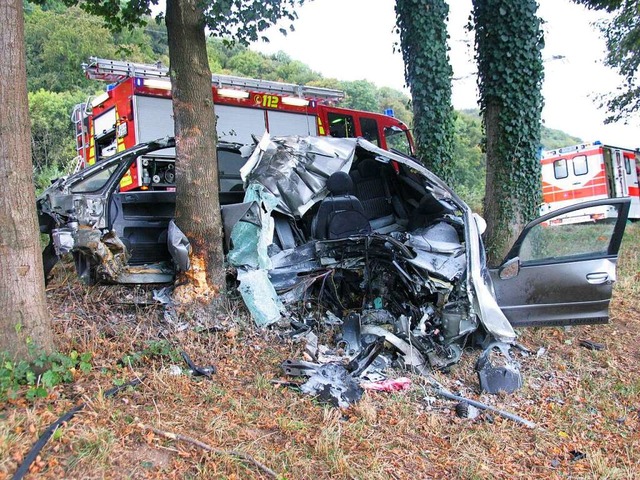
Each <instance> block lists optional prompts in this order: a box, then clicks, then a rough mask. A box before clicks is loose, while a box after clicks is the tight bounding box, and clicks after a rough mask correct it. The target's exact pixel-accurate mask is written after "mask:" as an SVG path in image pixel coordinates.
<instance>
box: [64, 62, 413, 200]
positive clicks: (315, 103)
mask: <svg viewBox="0 0 640 480" xmlns="http://www.w3.org/2000/svg"><path fill="white" fill-rule="evenodd" d="M83 68H84V71H85V74H86V75H87V77H88V78H92V79H98V80H103V81H107V82H112V83H111V84H110V85H109V86H108V89H107V91H106V92H104V93H103V94H101V95H99V96H96V97H95V98H93V99H92V100H91V101H90V102H87V103H86V104H80V105H78V106H76V108H75V109H74V112H73V115H72V118H73V121H74V123H75V125H76V139H77V150H78V155H79V158H80V164H81V165H80V166H81V167H82V166H88V165H92V164H94V163H95V162H96V161H98V160H100V159H103V158H106V157H109V156H111V155H113V154H114V153H116V152H121V151H123V150H126V149H128V148H131V147H133V146H134V145H137V144H140V143H143V142H148V141H152V140H155V139H157V138H162V137H165V136H173V135H174V125H173V107H172V102H171V82H170V79H169V74H168V69H167V68H166V67H163V66H161V65H146V64H138V63H131V62H124V61H115V60H105V59H100V58H91V59H90V62H89V63H88V64H85V65H83ZM212 95H213V102H214V105H215V113H216V116H217V133H218V139H219V141H221V142H226V143H237V144H251V143H253V139H254V138H260V137H261V136H262V134H263V133H264V132H265V131H268V132H269V133H270V134H271V135H272V136H277V135H301V136H307V135H312V136H316V135H318V136H324V135H327V136H329V135H330V136H333V137H364V138H365V139H367V140H369V141H370V142H372V143H374V144H376V145H378V146H380V147H382V148H385V149H390V148H394V149H396V150H399V151H401V152H402V153H406V154H412V153H413V140H412V138H411V134H410V133H409V129H408V128H407V126H406V125H405V124H404V123H402V122H401V121H400V120H398V119H396V118H394V117H392V116H387V115H382V114H378V113H371V112H363V111H358V110H351V109H346V108H340V107H336V106H335V104H336V102H338V101H340V100H342V99H343V98H344V93H343V92H341V91H339V90H334V89H328V88H321V87H315V86H303V85H294V84H288V83H282V82H272V81H265V80H256V79H250V78H242V77H234V76H228V75H213V76H212ZM173 156H174V151H173V149H169V150H167V151H165V152H162V154H161V155H159V156H158V155H156V158H155V160H154V161H153V162H146V164H143V162H145V160H144V159H142V160H141V161H140V162H138V163H140V164H135V165H132V167H131V169H130V171H129V174H128V175H127V176H125V177H124V178H123V179H122V182H121V184H120V189H121V191H128V190H134V189H142V190H146V189H152V190H153V189H166V188H171V187H170V184H171V183H173V166H172V165H173ZM163 157H164V159H163ZM233 159H234V161H230V162H227V161H226V160H225V159H219V169H220V178H221V187H222V183H223V182H226V183H227V184H233V185H231V187H230V188H233V187H234V186H235V187H236V188H237V187H238V184H240V187H241V183H240V175H239V170H240V167H241V166H242V164H238V160H237V159H238V157H237V156H235V157H233Z"/></svg>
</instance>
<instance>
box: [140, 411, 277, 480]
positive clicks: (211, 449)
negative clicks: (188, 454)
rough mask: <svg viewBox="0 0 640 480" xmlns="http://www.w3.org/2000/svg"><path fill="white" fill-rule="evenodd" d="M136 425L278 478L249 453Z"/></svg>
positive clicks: (143, 425)
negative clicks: (232, 459) (236, 459)
mask: <svg viewBox="0 0 640 480" xmlns="http://www.w3.org/2000/svg"><path fill="white" fill-rule="evenodd" d="M138 427H139V428H140V429H142V430H150V431H152V432H153V433H155V434H157V435H160V436H162V437H165V438H168V439H170V440H179V441H181V442H186V443H190V444H192V445H195V446H197V447H200V448H202V449H203V450H206V451H207V452H212V453H215V454H217V455H228V456H231V457H237V458H239V459H240V460H243V461H245V462H246V463H249V464H252V465H254V466H255V467H257V468H258V469H259V470H260V471H262V472H263V473H265V474H266V475H267V476H269V477H270V478H278V475H277V474H276V472H274V471H273V470H271V469H270V468H269V467H267V466H266V465H265V464H263V463H261V462H259V461H258V460H256V459H255V458H253V457H252V456H251V455H248V454H246V453H243V452H239V451H237V450H222V449H219V448H215V447H212V446H211V445H207V444H206V443H203V442H201V441H200V440H197V439H195V438H192V437H188V436H186V435H181V434H179V433H173V432H166V431H164V430H159V429H157V428H154V427H151V426H148V425H145V424H143V423H138Z"/></svg>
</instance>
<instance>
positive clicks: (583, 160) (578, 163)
mask: <svg viewBox="0 0 640 480" xmlns="http://www.w3.org/2000/svg"><path fill="white" fill-rule="evenodd" d="M572 163H573V174H574V175H575V176H576V177H578V176H580V175H586V174H587V173H589V164H588V163H587V156H586V155H578V156H577V157H573V162H572Z"/></svg>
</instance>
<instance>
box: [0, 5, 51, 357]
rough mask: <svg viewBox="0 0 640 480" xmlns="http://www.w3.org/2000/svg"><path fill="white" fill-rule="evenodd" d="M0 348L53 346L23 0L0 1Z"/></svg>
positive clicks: (17, 350) (22, 351)
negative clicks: (34, 158) (36, 185)
mask: <svg viewBox="0 0 640 480" xmlns="http://www.w3.org/2000/svg"><path fill="white" fill-rule="evenodd" d="M0 18H4V20H3V26H2V28H0V181H2V188H0V272H1V273H0V311H2V316H0V352H2V351H6V352H9V355H10V356H12V357H13V358H14V359H18V358H20V359H28V358H30V357H31V355H30V353H31V352H33V350H32V349H30V348H29V345H32V346H34V347H37V348H39V349H42V350H44V351H45V352H50V351H52V350H53V334H52V331H51V325H50V320H49V313H48V310H47V303H46V298H45V294H44V274H43V272H42V256H41V252H40V240H39V236H38V222H37V218H36V207H35V191H34V187H33V169H32V167H31V132H30V124H29V107H28V97H27V72H26V59H25V44H24V15H23V6H22V0H3V1H2V2H0Z"/></svg>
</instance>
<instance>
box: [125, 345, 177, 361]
mask: <svg viewBox="0 0 640 480" xmlns="http://www.w3.org/2000/svg"><path fill="white" fill-rule="evenodd" d="M163 358H165V359H168V360H170V361H171V362H173V363H179V362H182V357H181V356H180V352H178V350H176V349H175V347H174V346H173V345H172V344H171V343H169V342H168V341H167V340H148V341H146V342H145V343H144V347H143V348H142V350H137V351H135V352H132V353H129V354H127V355H125V356H123V357H122V359H121V360H120V361H121V363H122V364H124V365H133V366H139V365H142V364H143V363H144V362H145V361H148V360H153V359H163Z"/></svg>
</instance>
